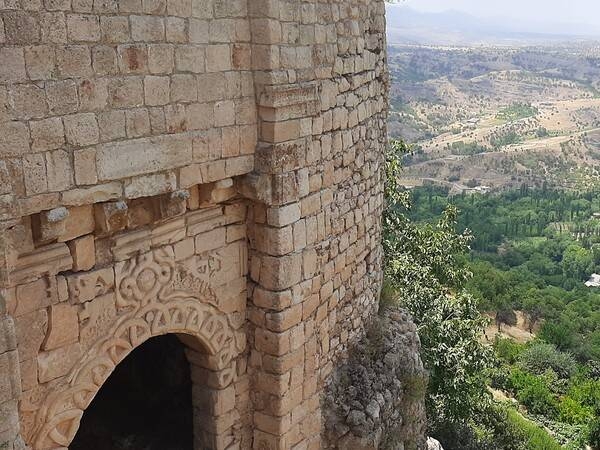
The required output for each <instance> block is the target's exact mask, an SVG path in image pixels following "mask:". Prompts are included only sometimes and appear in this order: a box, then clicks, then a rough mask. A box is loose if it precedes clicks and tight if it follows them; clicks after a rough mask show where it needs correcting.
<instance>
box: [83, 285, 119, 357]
mask: <svg viewBox="0 0 600 450" xmlns="http://www.w3.org/2000/svg"><path fill="white" fill-rule="evenodd" d="M116 316H117V308H116V297H115V294H114V293H110V294H106V295H102V296H99V297H96V298H95V299H93V300H91V301H89V302H86V303H84V304H83V310H82V311H81V312H80V313H79V321H80V331H79V335H80V342H81V345H82V346H83V348H89V347H90V346H91V345H93V344H94V343H96V341H97V340H98V339H99V338H101V337H102V336H105V333H106V332H108V330H109V328H110V326H111V325H112V324H113V321H114V319H115V317H116Z"/></svg>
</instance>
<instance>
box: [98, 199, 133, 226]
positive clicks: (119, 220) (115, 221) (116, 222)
mask: <svg viewBox="0 0 600 450" xmlns="http://www.w3.org/2000/svg"><path fill="white" fill-rule="evenodd" d="M94 216H95V224H96V227H97V229H98V230H99V231H100V232H101V233H107V234H108V233H114V232H116V231H120V230H123V229H125V228H126V227H127V223H128V207H127V203H125V202H123V201H118V202H107V203H100V204H96V205H94Z"/></svg>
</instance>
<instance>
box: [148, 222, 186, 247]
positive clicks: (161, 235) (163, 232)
mask: <svg viewBox="0 0 600 450" xmlns="http://www.w3.org/2000/svg"><path fill="white" fill-rule="evenodd" d="M150 239H151V244H152V246H153V247H161V246H164V245H169V244H175V243H176V242H179V241H181V240H183V239H185V221H184V219H183V218H182V217H180V218H178V219H174V220H169V221H168V222H165V223H163V224H161V225H159V226H157V227H154V228H153V229H152V233H151V237H150Z"/></svg>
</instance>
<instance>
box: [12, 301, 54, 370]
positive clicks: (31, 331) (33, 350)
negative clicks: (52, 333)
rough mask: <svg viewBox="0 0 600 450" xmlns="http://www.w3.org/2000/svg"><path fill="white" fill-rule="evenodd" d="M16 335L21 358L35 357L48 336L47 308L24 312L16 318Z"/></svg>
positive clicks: (24, 359)
mask: <svg viewBox="0 0 600 450" xmlns="http://www.w3.org/2000/svg"><path fill="white" fill-rule="evenodd" d="M15 329H16V337H17V342H18V347H17V350H18V351H19V360H20V361H26V360H28V359H34V358H35V357H36V356H37V354H38V352H39V351H40V348H41V346H42V342H43V341H44V338H45V336H46V330H47V329H48V314H47V313H46V310H45V309H38V310H36V311H32V312H29V313H27V314H23V315H21V316H18V317H16V318H15Z"/></svg>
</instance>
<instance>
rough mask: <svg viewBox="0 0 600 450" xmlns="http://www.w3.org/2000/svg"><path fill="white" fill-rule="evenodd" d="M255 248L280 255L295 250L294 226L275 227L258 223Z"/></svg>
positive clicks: (269, 253)
mask: <svg viewBox="0 0 600 450" xmlns="http://www.w3.org/2000/svg"><path fill="white" fill-rule="evenodd" d="M254 248H256V250H258V251H261V252H263V253H266V254H268V255H273V256H280V255H286V254H288V253H291V252H293V251H294V239H293V235H292V227H291V226H287V227H283V228H273V227H268V226H260V225H256V226H255V229H254Z"/></svg>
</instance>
